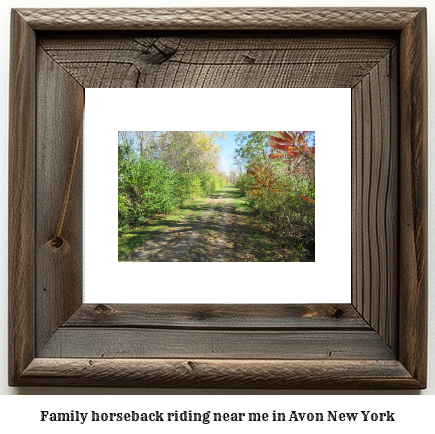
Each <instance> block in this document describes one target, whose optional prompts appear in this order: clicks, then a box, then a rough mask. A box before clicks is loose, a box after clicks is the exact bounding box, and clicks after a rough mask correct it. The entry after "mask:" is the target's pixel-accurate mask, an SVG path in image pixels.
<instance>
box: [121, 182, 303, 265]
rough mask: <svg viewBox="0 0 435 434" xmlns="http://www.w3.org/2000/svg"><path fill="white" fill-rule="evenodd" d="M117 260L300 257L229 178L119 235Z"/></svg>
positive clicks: (153, 260) (231, 259)
mask: <svg viewBox="0 0 435 434" xmlns="http://www.w3.org/2000/svg"><path fill="white" fill-rule="evenodd" d="M118 251H119V253H118V260H120V261H129V262H256V261H263V262H272V261H273V262H276V261H294V260H298V258H295V257H293V256H292V255H291V252H289V251H288V250H287V249H286V246H285V245H284V246H283V245H281V244H280V242H279V240H277V239H275V237H274V233H273V232H272V231H271V229H270V227H268V225H267V224H266V223H265V222H261V221H259V220H257V219H255V218H254V217H252V216H251V215H250V213H249V209H248V207H247V205H246V204H245V202H244V201H243V199H242V198H241V197H240V192H239V190H238V189H237V188H236V187H235V186H234V185H232V184H228V185H226V186H225V187H223V188H221V189H220V190H218V191H216V192H215V193H214V194H213V195H212V196H211V197H209V198H207V199H203V200H202V201H196V202H194V203H191V204H189V205H188V206H185V207H183V208H182V209H180V210H177V211H176V212H174V213H173V214H171V215H168V216H165V217H163V218H162V219H161V220H159V221H156V222H155V223H153V224H151V225H147V226H145V227H142V228H137V229H134V230H131V231H129V232H128V233H126V234H124V235H123V236H122V237H120V239H119V250H118Z"/></svg>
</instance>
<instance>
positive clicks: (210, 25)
mask: <svg viewBox="0 0 435 434" xmlns="http://www.w3.org/2000/svg"><path fill="white" fill-rule="evenodd" d="M420 10H421V9H420V8H243V9H239V8H197V9H185V8H177V9H175V8H174V9H170V8H167V9H160V8H155V9H135V8H129V9H122V8H120V9H104V8H101V9H18V13H20V14H21V15H22V16H23V18H24V19H25V20H26V21H27V22H28V23H29V25H31V26H32V28H34V29H35V30H52V29H53V28H56V29H57V30H99V31H101V30H129V31H131V30H153V29H157V30H160V29H162V28H164V29H165V30H229V29H232V30H243V29H248V30H277V29H281V30H304V29H309V30H312V29H315V30H322V29H327V30H331V29H339V30H346V29H364V30H368V29H378V30H379V29H383V30H386V29H388V30H399V29H403V28H404V27H406V25H407V24H408V23H409V21H410V20H412V19H414V18H415V17H416V16H417V15H418V13H419V11H420Z"/></svg>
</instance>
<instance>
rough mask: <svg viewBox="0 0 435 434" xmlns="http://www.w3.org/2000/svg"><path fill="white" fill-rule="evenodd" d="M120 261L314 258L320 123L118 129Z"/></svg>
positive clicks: (292, 259) (274, 260)
mask: <svg viewBox="0 0 435 434" xmlns="http://www.w3.org/2000/svg"><path fill="white" fill-rule="evenodd" d="M118 261H119V262H314V261H315V133H314V131H119V132H118Z"/></svg>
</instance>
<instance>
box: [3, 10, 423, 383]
mask: <svg viewBox="0 0 435 434" xmlns="http://www.w3.org/2000/svg"><path fill="white" fill-rule="evenodd" d="M241 31H246V32H247V33H246V34H248V36H249V35H251V36H252V35H253V34H254V33H253V32H257V34H256V38H257V39H256V41H258V40H259V39H258V35H262V37H265V38H267V37H268V36H270V35H275V34H278V33H279V37H280V38H284V39H285V38H297V37H298V35H299V34H300V33H298V32H311V33H316V32H320V31H322V32H326V33H325V34H324V36H325V35H326V34H327V35H326V36H327V37H326V39H325V41H326V42H324V47H323V48H325V47H326V48H328V49H330V52H331V53H333V52H334V48H337V46H338V45H337V43H336V41H335V42H334V38H335V37H336V36H337V35H338V36H340V35H347V34H351V35H353V36H352V38H354V39H353V40H354V41H357V40H360V39H358V38H359V36H358V35H360V36H361V38H362V39H370V37H371V35H373V34H376V35H379V34H381V35H382V37H381V38H380V39H379V40H383V39H382V38H387V39H389V38H390V39H392V40H394V41H396V43H394V44H393V46H392V47H391V49H388V55H387V56H384V57H383V58H382V59H381V60H380V61H379V62H374V64H373V63H367V62H366V63H364V62H363V63H361V65H360V66H358V67H357V69H358V68H359V69H360V70H361V71H362V73H361V74H360V76H361V77H360V79H358V80H357V82H356V83H352V86H351V87H352V115H353V116H352V117H353V120H352V123H353V125H352V131H353V136H352V146H353V158H352V165H353V167H352V185H353V196H352V204H353V205H352V206H353V217H352V219H353V220H352V240H353V241H352V264H353V265H352V267H353V278H352V303H351V304H349V305H309V306H306V305H170V304H167V305H110V306H106V305H97V306H95V305H85V304H82V286H81V285H82V268H81V267H82V266H81V259H82V226H81V219H82V217H81V206H82V195H81V192H82V183H81V174H82V172H81V170H82V169H81V165H79V168H78V172H77V174H76V178H75V183H74V184H73V187H72V193H71V201H70V208H69V211H68V218H67V221H66V226H65V237H66V238H67V239H68V241H69V242H70V244H71V250H70V252H69V254H68V255H62V254H60V253H59V254H57V253H53V252H50V251H48V250H47V249H46V248H45V247H44V243H45V242H46V241H47V240H48V239H49V238H50V237H51V236H53V231H54V228H55V226H56V221H57V218H58V215H59V209H60V204H61V202H62V197H63V190H64V184H65V180H66V178H67V174H68V171H69V166H70V163H71V155H72V152H73V147H74V143H75V138H76V137H77V134H79V132H80V131H81V123H82V116H83V108H84V89H83V88H84V86H83V85H82V84H80V80H81V79H80V77H78V76H77V74H76V73H75V72H74V69H69V66H68V64H67V63H68V62H65V59H64V60H63V61H62V60H59V58H57V55H59V45H57V48H56V50H57V54H56V52H55V51H50V50H52V48H53V46H50V43H51V42H53V41H55V42H56V40H57V39H59V40H60V41H61V42H60V45H62V44H65V43H66V42H65V41H67V40H68V41H73V40H74V38H80V37H81V36H83V35H85V34H86V35H91V38H94V39H93V40H95V38H97V39H98V38H100V37H102V38H103V37H104V35H107V34H108V33H107V32H110V34H111V35H113V34H116V37H117V38H121V39H122V38H123V37H125V38H128V36H129V35H131V34H132V32H145V33H146V32H157V33H159V34H161V35H163V37H164V36H165V35H166V36H167V35H170V36H173V35H175V37H181V38H182V37H185V36H186V35H187V36H189V35H190V36H192V35H193V36H194V37H195V38H198V39H200V38H201V37H203V35H206V34H210V32H215V33H214V34H215V35H216V34H219V35H221V36H220V37H221V38H226V37H228V38H229V40H230V39H231V34H237V32H241ZM67 32H69V33H68V38H66V39H65V34H66V33H67ZM92 32H93V33H92ZM207 32H208V33H207ZM219 32H225V33H224V34H223V35H222V33H219ZM235 32H236V33H235ZM349 32H350V33H349ZM311 33H310V34H311ZM355 35H357V36H355ZM11 37H12V41H11V73H10V132H9V134H10V162H9V163H10V164H9V167H10V202H9V211H10V223H9V236H10V245H9V281H10V294H9V336H10V341H9V381H10V384H11V385H13V386H21V385H33V386H34V385H44V386H48V385H56V386H116V387H208V388H212V387H213V388H215V387H216V388H217V387H219V388H276V389H278V388H280V389H282V388H285V389H292V388H298V389H301V388H302V389H312V388H317V389H324V388H336V389H358V388H377V389H388V388H403V389H408V388H409V389H411V388H417V389H418V388H424V387H425V386H426V366H427V363H426V351H427V349H426V334H427V333H426V327H427V314H426V309H427V281H426V261H427V253H426V247H427V246H426V243H427V221H426V219H427V215H426V214H427V167H426V166H427V155H426V152H427V119H426V118H427V73H426V62H427V60H426V49H427V47H426V11H425V9H422V8H413V9H408V8H407V9H400V8H394V9H388V8H377V9H352V8H350V9H342V8H331V9H322V8H312V9H193V10H182V9H163V10H162V9H149V10H146V9H142V10H137V9H128V10H113V9H108V10H104V9H93V10H91V9H81V10H80V9H79V10H77V9H76V10H65V9H48V10H43V9H22V10H13V11H12V33H11ZM328 37H329V38H330V39H331V38H332V39H331V40H332V42H331V41H330V40H329V39H328ZM233 40H234V39H233ZM47 41H48V42H47ZM50 41H51V42H50ZM62 41H63V42H62ZM373 41H374V42H373ZM376 41H377V39H376V38H375V39H374V40H372V42H370V43H371V44H373V43H374V44H377V43H378V42H376ZM86 43H87V42H86V40H85V41H84V42H83V41H82V42H81V44H82V47H85V46H86ZM355 43H356V42H355ZM83 44H84V45H83ZM254 45H255V44H254ZM372 46H373V45H372ZM50 47H51V48H50ZM148 48H150V47H148ZM251 48H252V47H251ZM152 49H153V50H154V51H155V50H157V51H156V52H152V53H151V54H150V53H149V50H148V51H147V53H148V54H147V53H142V54H144V55H145V57H146V55H151V57H152V56H157V57H158V56H163V58H162V59H160V60H157V61H156V58H155V57H154V58H153V57H152V58H151V59H150V58H149V57H148V58H147V59H148V63H150V64H153V62H154V64H158V63H159V62H160V63H162V62H164V61H165V60H166V58H169V57H170V56H172V55H173V53H172V52H169V53H167V52H166V50H167V45H165V44H163V46H160V47H159V46H158V44H154V46H153V47H152ZM92 55H93V54H91V56H92ZM60 56H61V57H62V50H60ZM127 56H130V57H131V58H132V64H134V62H135V60H134V59H133V56H132V54H131V53H130V54H127ZM243 56H244V58H245V60H246V63H251V64H252V63H255V61H256V59H255V56H250V55H249V53H248V54H247V55H243ZM331 56H332V54H331ZM340 56H342V57H341V58H340V59H339V62H344V63H345V65H346V62H347V65H350V64H352V65H354V63H352V61H351V60H346V58H345V57H346V55H340ZM343 56H344V57H343ZM153 59H154V60H153ZM96 60H97V61H98V62H100V63H101V59H96ZM87 61H88V62H89V59H88V60H87ZM331 62H332V63H333V62H335V60H331ZM353 62H354V60H353ZM145 63H146V62H145ZM302 63H304V62H302ZM305 63H306V64H308V65H310V67H311V69H310V71H311V72H310V73H309V74H308V77H309V78H310V79H312V82H311V87H316V85H317V86H322V87H325V86H324V83H325V81H324V80H325V78H324V77H323V78H322V74H318V76H316V68H319V66H318V65H316V62H314V61H312V59H311V60H310V59H309V60H307V61H306V62H305ZM354 66H355V65H354ZM86 68H90V66H89V63H88V64H87V66H86V65H85V70H86ZM228 68H229V66H228ZM364 68H365V70H364ZM85 73H86V71H85ZM304 74H305V73H304ZM109 75H110V74H109ZM227 75H228V74H227ZM305 76H307V75H306V74H305ZM355 76H358V74H356V75H354V76H353V77H355ZM331 77H332V78H333V79H334V80H335V81H333V80H332V81H331V83H332V84H330V85H331V86H335V87H348V82H347V81H346V80H344V79H343V78H340V75H339V74H338V75H337V74H335V75H334V74H331ZM100 78H101V77H100ZM103 78H104V77H103ZM142 78H143V77H142ZM347 78H349V77H347ZM145 79H146V77H145ZM105 80H106V81H105V82H104V81H103V85H104V84H105V83H106V84H107V80H109V82H110V77H107V75H106V76H105ZM225 80H227V81H225V82H223V81H222V83H223V84H224V85H225V86H228V85H234V86H240V84H238V82H237V79H236V78H234V79H233V78H231V77H229V78H228V77H226V78H225ZM228 80H229V81H228ZM231 80H233V81H231ZM258 80H260V79H258ZM322 80H323V81H322ZM113 83H115V84H114V86H116V80H115V79H114V80H113ZM113 83H112V84H113ZM262 83H263V84H262V85H264V82H262ZM340 83H341V85H340ZM142 84H143V83H142ZM109 85H110V83H109ZM173 85H175V84H173ZM242 85H243V84H242ZM144 86H145V87H147V85H146V83H145V85H144ZM160 86H163V87H164V84H161V85H160ZM187 86H188V85H187ZM215 86H217V87H219V83H218V82H215ZM245 86H247V84H246V83H245ZM106 87H107V86H106ZM157 87H159V86H158V85H157ZM166 87H170V86H166ZM251 87H252V86H251ZM254 87H255V86H254ZM278 87H279V86H278ZM337 260H339V258H337ZM328 284H331V283H328ZM325 289H327V288H325Z"/></svg>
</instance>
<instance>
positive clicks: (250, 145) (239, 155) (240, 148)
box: [235, 131, 275, 168]
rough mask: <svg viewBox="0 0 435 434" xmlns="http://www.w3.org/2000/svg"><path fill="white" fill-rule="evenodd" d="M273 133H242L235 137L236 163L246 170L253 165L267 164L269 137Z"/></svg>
mask: <svg viewBox="0 0 435 434" xmlns="http://www.w3.org/2000/svg"><path fill="white" fill-rule="evenodd" d="M274 133H275V131H243V132H241V133H239V134H237V135H236V143H237V149H236V155H235V157H236V161H237V159H238V160H239V164H240V163H241V164H243V165H244V166H245V167H247V168H251V167H252V166H253V165H254V164H256V165H258V166H261V165H265V164H267V162H268V158H269V154H270V146H269V137H270V136H271V135H272V134H274Z"/></svg>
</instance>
